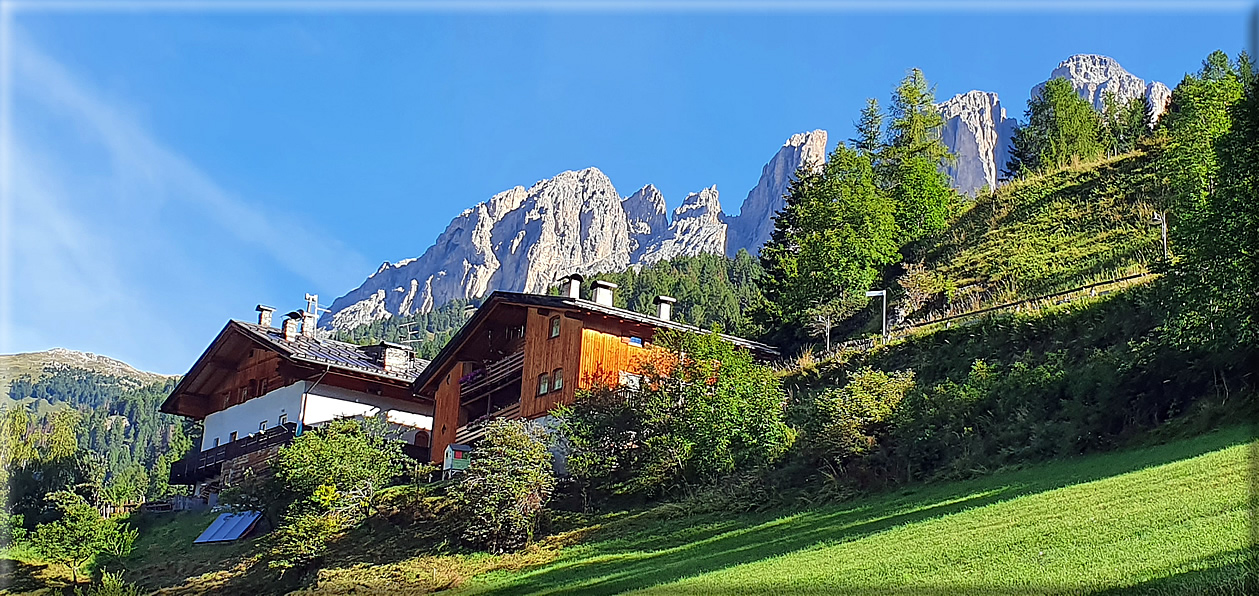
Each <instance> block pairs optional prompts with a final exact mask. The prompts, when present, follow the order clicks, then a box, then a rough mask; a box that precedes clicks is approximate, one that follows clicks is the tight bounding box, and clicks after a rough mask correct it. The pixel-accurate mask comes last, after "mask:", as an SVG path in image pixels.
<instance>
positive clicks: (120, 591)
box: [74, 571, 140, 596]
mask: <svg viewBox="0 0 1259 596" xmlns="http://www.w3.org/2000/svg"><path fill="white" fill-rule="evenodd" d="M74 596H140V588H139V587H137V586H136V585H135V584H132V583H128V582H125V581H123V580H122V574H121V573H110V572H108V571H106V572H104V573H102V574H101V583H100V584H99V585H95V586H90V587H88V588H75V589H74Z"/></svg>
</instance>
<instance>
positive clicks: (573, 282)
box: [560, 273, 586, 298]
mask: <svg viewBox="0 0 1259 596" xmlns="http://www.w3.org/2000/svg"><path fill="white" fill-rule="evenodd" d="M585 279H586V278H584V277H582V276H581V275H579V274H577V273H574V274H572V275H570V276H568V277H565V278H564V279H562V280H560V281H564V282H567V283H566V284H564V285H562V286H561V289H560V292H561V293H562V294H564V295H565V296H567V297H569V298H581V282H582V281H584V280H585Z"/></svg>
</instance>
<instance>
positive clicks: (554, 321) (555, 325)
mask: <svg viewBox="0 0 1259 596" xmlns="http://www.w3.org/2000/svg"><path fill="white" fill-rule="evenodd" d="M559 336H560V318H559V317H551V337H553V338H554V337H559Z"/></svg>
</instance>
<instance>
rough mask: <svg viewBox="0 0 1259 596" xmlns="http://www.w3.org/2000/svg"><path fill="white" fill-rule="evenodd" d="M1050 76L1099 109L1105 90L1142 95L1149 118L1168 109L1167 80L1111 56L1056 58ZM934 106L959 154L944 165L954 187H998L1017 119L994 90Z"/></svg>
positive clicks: (1122, 98)
mask: <svg viewBox="0 0 1259 596" xmlns="http://www.w3.org/2000/svg"><path fill="white" fill-rule="evenodd" d="M1049 77H1050V78H1051V79H1052V78H1062V79H1067V80H1068V81H1070V82H1071V86H1072V87H1073V88H1074V89H1075V90H1076V91H1077V92H1078V93H1079V94H1080V97H1083V98H1084V99H1086V100H1088V101H1089V103H1092V104H1093V107H1095V108H1096V109H1098V110H1101V109H1103V108H1104V107H1105V104H1104V100H1103V97H1105V95H1106V93H1108V92H1110V93H1114V94H1115V97H1116V98H1117V99H1118V100H1120V101H1121V102H1122V101H1127V100H1129V99H1131V98H1134V97H1145V99H1146V100H1147V101H1148V102H1149V105H1150V121H1151V122H1153V121H1154V120H1156V119H1157V118H1158V117H1159V116H1160V115H1162V114H1163V112H1165V111H1166V110H1167V102H1168V100H1170V99H1171V94H1172V92H1171V89H1168V88H1167V85H1164V84H1162V83H1160V82H1157V81H1154V82H1150V83H1147V82H1146V81H1145V80H1144V79H1141V78H1140V77H1137V76H1136V75H1133V74H1132V73H1130V72H1128V71H1127V70H1124V68H1123V67H1122V66H1120V65H1119V63H1118V62H1116V61H1115V59H1114V58H1110V57H1108V56H1099V55H1096V54H1076V55H1074V56H1071V57H1069V58H1067V59H1066V60H1063V61H1062V62H1060V63H1059V64H1058V67H1057V68H1055V69H1054V70H1053V72H1051V73H1050V75H1049ZM1044 88H1045V83H1040V84H1038V85H1036V86H1035V87H1033V88H1032V97H1038V96H1039V95H1040V93H1041V91H1042V90H1043V89H1044ZM936 107H937V108H938V109H939V110H940V113H941V115H943V116H944V129H943V130H942V131H941V133H942V138H943V140H944V144H945V145H947V146H948V147H949V149H950V150H951V151H952V152H953V154H954V155H955V156H956V158H957V159H956V161H955V162H954V163H953V164H952V165H950V166H949V167H947V168H946V171H947V172H948V174H949V176H950V177H952V179H953V188H955V189H957V190H958V191H959V192H963V193H966V194H971V195H973V194H975V192H976V191H978V190H979V189H981V188H983V187H984V186H987V187H989V188H996V186H997V185H998V184H999V183H1000V181H1001V179H1002V172H1003V170H1004V169H1005V165H1006V162H1007V161H1009V159H1010V140H1011V138H1012V137H1013V136H1014V129H1015V128H1016V127H1017V126H1018V123H1017V120H1015V119H1014V118H1013V117H1010V116H1008V115H1007V114H1006V112H1005V108H1004V107H1003V106H1002V105H1001V102H1000V100H999V99H998V98H997V94H996V93H988V92H984V91H970V92H968V93H963V94H960V95H957V96H954V97H953V98H952V99H949V100H948V101H945V102H942V103H939V104H937V105H936Z"/></svg>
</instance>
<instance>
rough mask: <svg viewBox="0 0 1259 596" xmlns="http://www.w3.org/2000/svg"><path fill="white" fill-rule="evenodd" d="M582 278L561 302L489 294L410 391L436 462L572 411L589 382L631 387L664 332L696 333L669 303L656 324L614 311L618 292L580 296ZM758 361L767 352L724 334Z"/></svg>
mask: <svg viewBox="0 0 1259 596" xmlns="http://www.w3.org/2000/svg"><path fill="white" fill-rule="evenodd" d="M581 282H582V278H581V277H580V276H575V275H574V276H571V277H569V278H567V284H566V286H565V292H564V295H562V296H545V295H540V294H523V293H517V292H494V293H493V294H490V296H489V297H488V298H487V299H486V300H485V302H484V303H483V304H482V305H481V307H480V308H479V309H477V311H476V313H475V314H473V316H472V317H471V318H470V319H469V320H468V321H467V322H466V323H465V324H464V326H463V327H462V328H461V329H460V330H459V332H458V333H457V334H456V335H455V336H454V337H453V338H451V340H450V343H448V344H447V345H446V347H445V348H443V349H442V351H441V352H440V353H439V354H438V355H437V357H436V358H434V359H433V361H432V363H431V364H429V366H428V367H427V368H425V369H424V371H423V372H421V373H420V374H419V377H418V378H417V379H416V380H415V383H414V385H413V387H414V392H415V394H416V396H417V397H418V398H420V399H422V400H431V402H432V403H433V404H434V408H435V409H434V414H433V441H432V451H431V454H432V458H433V460H432V461H433V462H434V463H443V458H444V457H445V454H446V452H447V449H446V447H447V446H448V445H452V444H454V445H459V446H461V447H462V446H465V445H468V444H472V443H475V441H476V440H477V439H479V438H480V437H481V435H482V434H483V432H484V428H485V423H487V422H488V421H490V420H493V419H496V418H507V419H514V418H525V419H539V418H543V417H545V416H547V415H548V412H550V411H551V409H552V408H554V407H556V406H558V405H560V404H568V403H572V401H573V398H574V397H575V396H576V392H577V390H578V389H580V388H586V387H590V386H592V385H593V384H595V383H600V382H603V383H607V384H611V385H617V384H625V383H631V384H632V383H634V382H636V378H637V377H636V373H635V371H636V370H637V363H638V362H639V361H640V360H641V358H643V357H644V356H645V355H646V354H647V353H648V352H649V351H650V350H651V349H652V342H653V340H654V338H655V335H656V332H657V331H659V330H661V329H682V330H687V331H694V332H703V330H702V329H699V328H697V327H694V326H691V325H685V324H682V323H678V322H676V321H673V320H672V318H671V310H672V306H673V304H674V303H675V302H676V301H675V300H674V299H673V298H669V297H667V296H660V297H659V298H657V299H656V305H657V311H656V316H648V315H644V314H641V313H637V312H634V311H631V310H626V309H623V308H616V307H614V306H612V303H613V292H614V291H615V290H616V285H614V284H611V283H608V282H603V281H597V282H595V284H594V300H583V299H581V298H579V297H578V296H579V292H580V287H581ZM723 337H724V338H725V339H727V340H728V341H730V342H733V343H734V344H735V345H737V346H740V347H742V348H744V349H747V350H749V351H750V352H752V354H753V355H754V356H756V357H758V358H771V357H773V356H776V355H777V353H778V352H777V350H776V349H775V348H773V347H772V346H768V345H765V344H762V343H758V342H754V341H748V340H745V339H740V338H737V337H731V336H723Z"/></svg>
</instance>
